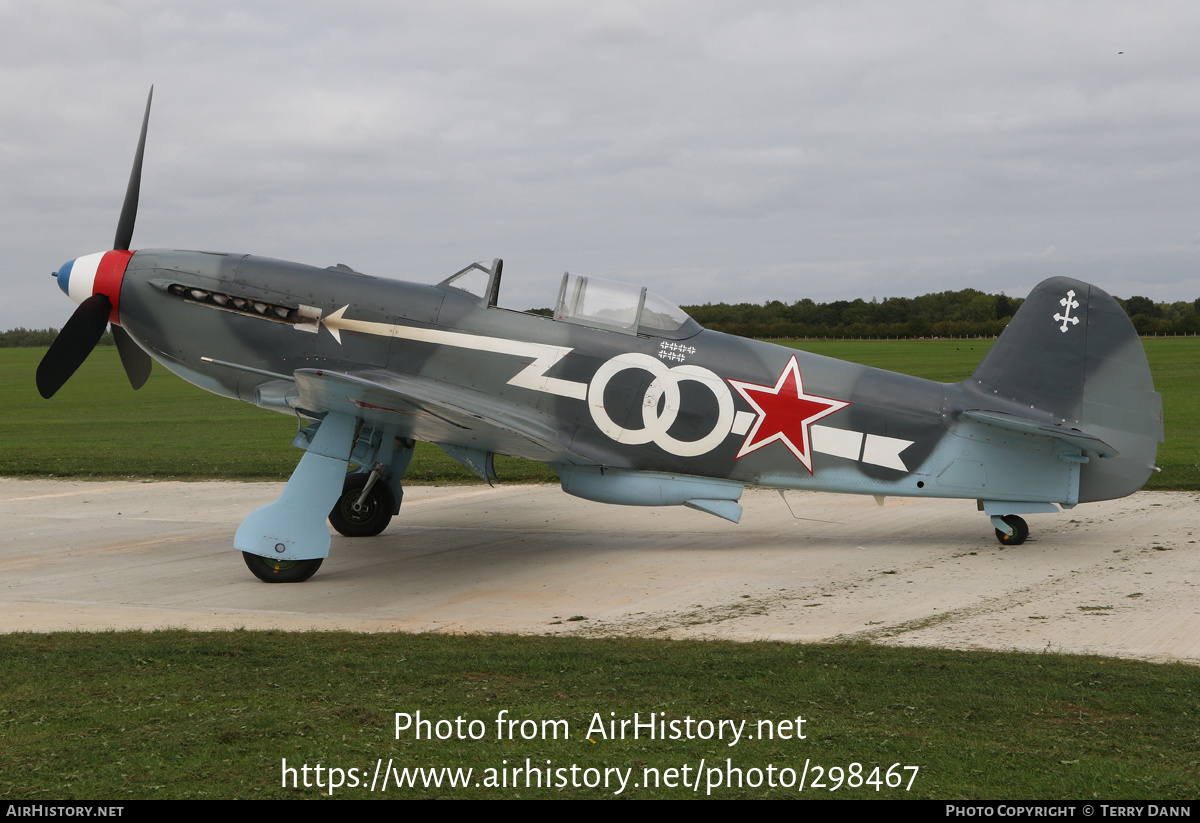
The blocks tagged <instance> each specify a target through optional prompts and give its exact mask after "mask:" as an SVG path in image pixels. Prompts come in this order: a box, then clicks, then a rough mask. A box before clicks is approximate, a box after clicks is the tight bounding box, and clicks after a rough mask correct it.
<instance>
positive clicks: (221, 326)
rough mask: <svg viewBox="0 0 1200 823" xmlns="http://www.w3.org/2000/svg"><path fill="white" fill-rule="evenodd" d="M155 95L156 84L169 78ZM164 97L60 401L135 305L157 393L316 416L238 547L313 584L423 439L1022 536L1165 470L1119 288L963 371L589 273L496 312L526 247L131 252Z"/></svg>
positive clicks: (71, 340) (262, 564) (42, 370)
mask: <svg viewBox="0 0 1200 823" xmlns="http://www.w3.org/2000/svg"><path fill="white" fill-rule="evenodd" d="M152 95H153V89H151V96H152ZM149 116H150V99H147V101H146V113H145V116H144V118H143V121H142V129H141V136H140V137H139V140H138V147H137V151H136V154H135V157H134V164H133V171H132V174H131V175H130V181H129V188H128V190H127V192H126V196H125V203H124V206H123V208H122V211H121V216H120V219H119V221H118V227H117V233H116V238H115V241H114V243H113V249H112V250H109V251H104V252H99V253H96V254H89V255H86V256H83V257H78V258H75V259H74V260H72V261H70V262H68V263H66V264H65V265H63V266H62V267H61V268H60V269H59V270H58V271H57V272H55V273H54V276H55V277H56V278H57V280H58V285H59V286H60V287H61V288H62V290H63V291H64V292H66V293H67V294H68V295H69V296H70V297H71V298H72V299H73V300H74V301H75V302H76V303H78V304H79V306H78V308H77V309H76V310H75V313H74V314H73V315H72V316H71V318H70V320H68V322H67V323H66V324H65V326H64V327H63V330H62V332H61V333H60V334H59V336H58V338H57V339H56V340H55V341H54V344H53V345H52V346H51V347H50V349H49V350H48V351H47V353H46V355H45V357H44V359H43V360H42V362H41V364H40V366H39V367H38V372H37V385H38V389H39V391H40V392H41V394H42V396H43V397H46V398H49V397H50V396H52V395H53V394H54V393H55V392H56V391H57V390H58V389H59V388H60V387H61V386H62V385H63V384H64V383H65V382H66V380H67V379H68V378H69V377H70V376H71V374H73V373H74V371H75V370H76V369H77V368H78V367H79V365H80V364H81V363H82V362H83V360H84V359H85V358H86V357H87V355H88V353H89V352H90V351H91V350H92V348H93V347H94V346H95V345H96V342H97V341H98V340H99V338H100V336H101V335H102V334H103V332H104V329H105V327H106V325H109V324H111V326H112V330H113V334H114V336H115V337H116V342H117V346H118V349H119V351H120V356H121V360H122V362H123V363H124V365H125V370H126V372H127V374H128V376H129V380H130V382H131V384H132V385H133V387H134V388H135V389H136V388H138V387H140V386H141V385H142V384H143V383H144V382H145V380H146V378H147V376H148V375H149V372H150V367H151V359H153V360H156V361H158V362H159V363H161V364H162V365H163V366H165V367H166V368H168V369H170V370H171V371H173V372H175V373H176V374H178V375H180V376H181V377H183V378H184V379H185V380H188V381H190V382H192V383H194V384H195V385H197V386H200V387H201V388H204V389H207V390H208V391H211V392H214V393H216V394H220V395H224V396H226V397H230V398H234V399H237V400H242V401H245V402H248V403H253V404H254V405H256V406H258V407H260V408H263V409H269V410H271V411H275V412H281V413H284V414H289V415H294V416H295V417H296V418H297V420H298V423H299V426H298V432H297V434H296V436H295V439H294V440H293V445H295V446H297V447H299V448H300V449H303V450H304V451H305V454H304V455H303V457H302V458H301V459H300V462H299V465H298V466H297V468H296V470H295V472H294V473H293V474H292V476H291V479H290V480H289V481H288V483H287V486H286V487H285V488H284V491H283V493H282V494H281V496H280V497H279V499H278V500H277V501H275V502H274V503H271V504H269V505H266V506H263V507H261V508H259V509H257V510H255V511H253V512H251V513H250V514H249V515H248V516H247V517H246V519H245V520H243V521H242V523H241V525H240V526H239V527H238V529H237V533H236V535H235V537H234V547H235V548H236V549H239V550H241V551H242V553H243V556H244V559H245V561H246V563H247V565H248V566H249V568H250V569H251V571H253V573H254V574H255V575H256V576H258V577H259V578H261V579H262V580H265V581H269V582H298V581H302V580H306V579H308V578H309V577H311V576H312V574H313V573H314V572H315V571H316V570H317V568H318V567H319V566H320V565H321V561H322V560H323V559H324V558H325V557H326V556H328V553H329V548H330V545H331V539H330V535H329V531H328V529H327V528H326V526H325V520H326V517H327V516H328V519H329V521H330V522H331V523H332V524H333V527H334V528H335V529H336V530H337V531H338V532H340V533H341V534H343V535H347V536H350V537H359V536H371V535H376V534H379V533H380V532H382V531H383V530H384V529H385V528H386V527H387V525H388V522H389V521H390V520H391V518H392V516H393V515H395V514H398V513H399V511H400V503H401V500H402V498H403V486H402V480H403V478H404V473H405V470H406V468H407V467H408V464H409V461H410V460H411V458H412V455H413V446H414V443H415V441H418V440H421V441H427V442H431V443H436V444H437V445H439V446H440V447H441V448H442V449H444V450H445V452H446V453H447V454H449V455H450V456H451V457H453V458H454V459H456V460H458V461H459V462H461V463H462V464H464V465H465V466H467V467H468V468H469V469H471V470H472V471H474V472H475V473H477V474H478V475H479V476H480V477H482V478H484V479H487V480H491V479H493V478H494V477H495V471H494V468H493V456H494V455H496V454H508V455H514V456H517V457H523V458H528V459H530V460H537V461H541V462H543V463H546V464H549V465H550V466H551V467H553V468H554V470H555V471H556V472H557V473H558V476H559V478H560V480H561V483H562V488H563V490H564V491H566V492H567V493H568V494H573V495H576V496H579V497H583V498H586V499H589V500H596V501H601V502H605V503H619V504H625V505H634V506H687V507H690V508H692V509H696V510H698V511H700V512H707V513H709V514H713V515H716V516H718V517H723V518H725V519H727V520H731V521H734V522H737V521H738V519H739V518H740V516H741V511H742V510H741V506H740V504H739V502H738V501H739V499H740V498H741V495H742V492H743V489H744V488H745V487H747V486H758V487H767V488H772V489H781V490H782V489H819V490H825V491H837V492H849V493H853V494H863V495H875V496H876V497H877V499H882V498H883V497H885V496H891V495H900V496H913V497H954V498H968V499H975V500H977V501H978V508H979V510H980V511H982V512H983V513H984V514H985V515H986V516H987V517H989V518H990V520H991V524H992V526H993V527H994V528H995V532H996V537H997V538H998V539H999V540H1000V542H1002V543H1006V544H1019V543H1022V542H1023V541H1024V540H1025V539H1026V537H1027V536H1028V534H1029V529H1028V526H1027V524H1026V522H1025V520H1024V519H1023V518H1022V517H1021V515H1024V514H1028V513H1037V512H1057V511H1059V507H1062V508H1071V507H1073V506H1075V505H1076V504H1078V503H1084V502H1088V501H1094V500H1105V499H1112V498H1118V497H1123V496H1125V495H1128V494H1131V493H1133V492H1134V491H1136V490H1138V489H1139V488H1141V487H1142V485H1143V484H1144V483H1145V481H1146V479H1147V478H1148V477H1149V475H1150V472H1151V471H1153V470H1154V460H1155V457H1156V453H1157V447H1158V445H1157V444H1158V443H1160V442H1161V441H1162V439H1163V424H1162V402H1161V397H1160V396H1159V395H1158V394H1157V393H1156V392H1155V391H1154V385H1153V382H1152V380H1151V377H1150V370H1149V367H1148V365H1147V362H1146V356H1145V353H1144V351H1143V350H1142V346H1141V342H1140V341H1139V339H1138V336H1137V334H1136V332H1135V331H1134V328H1133V325H1132V324H1131V323H1130V321H1129V318H1128V317H1127V316H1126V315H1125V313H1124V311H1123V310H1122V309H1121V307H1120V306H1119V305H1118V304H1117V302H1116V301H1115V300H1113V298H1112V297H1110V296H1109V295H1108V294H1106V293H1105V292H1103V291H1102V290H1101V289H1099V288H1097V287H1096V286H1092V285H1089V284H1087V283H1083V282H1080V281H1078V280H1070V279H1067V278H1062V277H1057V278H1053V279H1051V280H1047V281H1045V282H1043V283H1041V284H1040V285H1038V286H1037V287H1036V288H1035V289H1034V290H1033V292H1032V293H1031V294H1030V296H1029V298H1028V299H1027V300H1026V301H1025V303H1024V305H1023V306H1022V307H1021V309H1020V311H1018V313H1017V314H1016V316H1015V317H1014V318H1013V319H1012V321H1011V322H1010V323H1009V325H1008V327H1007V329H1006V330H1005V331H1004V333H1003V334H1002V335H1001V337H1000V339H999V340H998V341H997V342H996V344H995V345H994V346H993V348H992V349H991V351H990V352H989V353H988V354H987V356H986V357H985V358H984V360H983V362H982V363H981V364H980V365H979V367H978V369H976V371H975V373H974V374H972V375H971V377H970V378H968V379H967V380H964V381H963V382H961V383H957V384H942V383H935V382H931V381H928V380H921V379H918V378H914V377H909V376H905V375H901V374H894V373H891V372H886V371H881V370H879V369H873V368H867V367H865V366H859V365H854V364H851V363H847V362H843V361H839V360H834V359H830V358H826V357H820V356H817V355H814V354H809V353H807V352H804V351H796V350H793V349H789V348H784V347H782V346H778V345H774V344H771V343H767V342H762V341H757V340H748V339H744V338H739V337H733V336H730V335H726V334H721V333H718V332H714V331H708V330H705V329H703V328H701V326H700V325H699V324H698V323H697V322H696V321H695V320H694V319H692V318H691V317H689V316H688V315H687V314H686V313H685V312H683V311H682V310H681V309H680V308H679V307H678V306H676V305H674V304H672V303H671V302H669V301H668V300H666V299H664V298H662V297H660V296H658V295H657V294H653V293H650V292H648V291H647V290H646V289H645V288H641V287H638V286H630V285H625V284H622V283H617V282H612V281H609V280H603V279H599V278H595V277H588V276H586V275H580V274H572V273H567V274H565V275H564V276H563V279H562V282H561V284H560V285H559V289H558V300H557V303H556V307H555V310H554V314H553V316H551V317H546V316H541V315H538V314H530V313H524V312H517V311H511V310H508V309H503V308H500V307H498V306H497V295H498V292H499V288H500V278H501V272H502V264H501V261H500V260H495V261H493V262H492V263H491V264H484V263H475V264H472V265H470V266H467V267H466V268H464V269H463V270H462V271H459V272H457V273H456V274H454V275H452V276H450V277H448V278H446V279H445V280H443V281H441V282H440V283H438V284H436V285H424V284H418V283H408V282H400V281H397V280H391V279H386V278H380V277H375V276H372V275H369V274H364V273H361V272H358V271H355V270H353V269H351V268H349V267H347V266H345V265H336V266H331V267H329V268H319V267H314V266H306V265H301V264H298V263H287V262H282V261H279V260H272V259H267V258H262V257H254V256H251V255H247V254H229V253H218V252H210V251H177V250H164V249H151V250H146V249H143V250H138V251H134V250H131V249H130V243H131V240H132V236H133V227H134V221H135V218H136V214H137V206H138V192H139V189H140V182H141V172H142V157H143V153H144V149H145V142H146V130H147V125H148V122H149Z"/></svg>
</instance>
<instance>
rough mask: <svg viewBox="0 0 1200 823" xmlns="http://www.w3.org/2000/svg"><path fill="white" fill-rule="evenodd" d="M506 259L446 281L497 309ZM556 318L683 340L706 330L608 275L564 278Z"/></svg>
mask: <svg viewBox="0 0 1200 823" xmlns="http://www.w3.org/2000/svg"><path fill="white" fill-rule="evenodd" d="M503 266H504V261H502V260H500V259H499V258H497V259H496V260H493V261H492V265H491V267H490V268H489V267H488V266H487V265H486V264H484V263H472V264H471V265H470V266H467V267H466V268H465V269H463V270H462V271H460V272H458V273H456V274H454V275H451V276H450V277H448V278H446V279H445V280H443V281H442V282H441V284H440V285H442V286H449V287H451V288H454V289H458V290H460V291H464V292H466V293H468V294H470V295H473V296H474V297H476V298H478V299H479V301H480V302H481V303H482V304H483V305H485V306H487V307H488V308H493V307H495V306H496V298H497V296H498V294H499V292H500V273H501V271H502V270H503ZM554 319H555V320H558V321H561V322H563V323H574V324H576V325H579V326H590V327H592V328H595V329H605V330H606V331H615V332H620V333H622V334H644V335H649V336H651V337H666V338H669V339H671V340H682V339H684V338H687V337H691V336H692V335H694V334H696V333H697V332H699V331H700V324H699V323H697V322H696V321H695V320H693V319H692V318H691V317H689V316H688V314H687V313H686V312H685V311H684V310H683V309H681V308H679V307H678V306H676V305H675V304H674V303H671V302H670V301H668V300H666V299H665V298H663V297H660V296H659V295H657V294H654V293H653V292H649V291H646V287H645V286H634V285H631V284H629V283H621V282H618V281H616V280H605V279H604V278H602V277H589V276H587V275H582V274H571V273H570V272H566V273H565V274H563V279H562V287H561V288H560V289H559V291H558V303H557V305H556V306H555V309H554Z"/></svg>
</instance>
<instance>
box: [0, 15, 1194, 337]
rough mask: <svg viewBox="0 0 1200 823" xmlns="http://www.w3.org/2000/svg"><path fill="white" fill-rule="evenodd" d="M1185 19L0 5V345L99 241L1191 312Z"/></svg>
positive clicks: (59, 305)
mask: <svg viewBox="0 0 1200 823" xmlns="http://www.w3.org/2000/svg"><path fill="white" fill-rule="evenodd" d="M1198 43H1200V4H1197V3H1195V2H1159V3H1156V2H1150V3H1142V4H1132V3H1128V2H1112V3H1106V2H1063V3H1055V2H1046V0H1039V2H1031V3H1021V2H1011V1H1010V2H1002V3H1001V2H996V3H983V2H978V3H971V2H961V1H960V0H952V1H948V2H933V1H930V2H925V1H924V0H910V1H909V2H904V3H897V2H879V3H867V2H864V3H855V2H795V3H770V2H737V3H731V2H706V1H705V0H687V1H686V2H640V3H627V2H597V1H595V0H593V2H587V3H570V2H562V0H553V1H551V0H547V1H546V2H533V1H531V2H514V1H513V0H506V1H505V2H492V3H482V2H444V1H443V2H436V3H434V2H422V3H402V2H389V3H383V2H369V3H354V2H346V1H345V0H342V2H338V3H337V4H336V5H335V4H333V3H316V2H295V1H294V0H293V1H291V2H279V3H266V2H260V3H222V2H214V0H204V2H171V3H161V2H109V3H105V2H97V0H86V2H53V1H52V0H38V1H37V2H25V1H24V0H18V1H16V2H14V0H0V71H2V72H3V75H2V77H0V218H2V220H3V231H2V232H0V243H2V244H3V248H2V249H0V253H2V259H3V261H4V269H3V275H2V276H3V278H4V279H3V283H4V293H5V298H6V299H5V300H4V301H3V302H2V303H0V329H7V328H11V327H14V326H26V327H45V326H56V327H57V326H61V325H62V323H63V322H65V320H66V318H67V317H68V316H69V315H70V313H71V311H73V309H74V306H73V304H71V303H70V301H69V300H68V299H67V298H66V297H65V296H64V295H63V294H62V293H61V292H59V291H58V290H57V289H56V288H55V286H54V283H53V281H52V280H51V279H50V277H49V274H50V273H51V272H52V271H54V270H56V269H57V268H58V267H59V265H61V264H62V263H64V262H65V261H67V260H70V259H72V258H74V257H77V256H79V255H82V254H87V253H90V252H94V251H102V250H106V249H108V248H110V247H111V245H112V242H113V234H114V232H115V229H116V223H117V217H118V214H119V212H120V206H121V200H122V197H123V196H124V190H125V184H126V180H127V179H128V175H129V169H130V165H131V162H132V157H133V151H134V147H135V145H136V142H137V131H138V127H139V124H140V118H141V115H142V110H143V107H144V105H145V100H146V93H147V91H148V89H149V87H150V85H151V84H152V83H153V84H154V86H155V98H154V109H153V112H152V115H151V120H150V134H149V140H148V145H147V149H146V161H145V172H144V178H143V186H142V198H141V210H140V213H139V215H138V223H137V228H136V230H135V232H134V242H133V247H134V248H159V247H171V248H189V249H208V250H217V251H231V252H249V253H254V254H262V255H268V256H272V257H279V258H283V259H288V260H296V261H300V262H305V263H312V264H316V265H321V266H325V265H330V264H333V263H346V264H348V265H351V266H353V267H354V268H356V269H359V270H361V271H365V272H368V273H371V274H377V275H382V276H388V277H398V278H403V279H411V280H418V281H422V282H436V281H438V280H441V279H442V278H444V277H446V276H447V275H449V274H451V273H453V272H454V271H456V270H458V269H459V268H461V267H463V266H464V265H466V264H467V263H469V262H471V261H474V260H481V259H486V260H490V259H491V258H493V257H503V258H504V259H505V261H506V269H505V282H504V288H503V289H502V291H501V304H502V305H506V306H511V307H514V308H529V307H533V306H545V305H550V304H551V303H552V302H553V300H554V298H555V296H556V294H557V290H558V283H559V279H560V278H561V276H562V272H563V271H564V270H568V269H569V270H571V271H576V272H580V273H583V274H593V275H598V276H604V277H610V278H614V279H619V280H627V281H632V282H640V283H644V284H646V285H648V286H649V287H650V288H651V290H653V291H657V292H659V293H661V294H662V295H664V296H666V297H668V298H669V299H671V300H673V301H675V302H678V303H683V304H690V303H703V302H716V301H743V300H748V301H755V302H761V301H763V300H767V299H781V300H784V301H788V302H790V301H794V300H797V299H799V298H802V297H811V298H813V299H815V300H818V301H827V300H834V299H853V298H856V297H862V298H864V299H868V300H869V299H871V298H872V297H878V298H883V297H885V296H912V295H916V294H921V293H925V292H930V291H943V290H947V289H961V288H964V287H967V286H971V287H975V288H979V289H983V290H986V291H993V292H995V291H1004V292H1006V293H1007V294H1009V295H1013V296H1022V295H1024V294H1025V293H1026V292H1027V291H1028V290H1029V289H1030V288H1031V287H1032V286H1033V285H1034V284H1036V283H1037V282H1038V281H1039V280H1041V279H1043V278H1045V277H1049V276H1052V275H1056V274H1066V275H1070V276H1075V277H1079V278H1082V279H1086V280H1089V281H1092V282H1095V283H1097V284H1098V285H1100V286H1101V287H1102V288H1104V289H1106V290H1108V291H1110V292H1112V293H1113V294H1117V295H1119V296H1122V297H1128V296H1130V295H1133V294H1143V295H1147V296H1149V297H1152V298H1153V299H1155V300H1159V301H1164V300H1168V301H1169V300H1181V299H1186V300H1189V301H1190V300H1194V299H1196V298H1197V297H1200V269H1198V264H1200V207H1198V199H1200V150H1198V146H1197V143H1198V142H1200V104H1198V101H1200V47H1198V45H1197V44H1198Z"/></svg>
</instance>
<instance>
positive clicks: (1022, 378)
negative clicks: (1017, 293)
mask: <svg viewBox="0 0 1200 823" xmlns="http://www.w3.org/2000/svg"><path fill="white" fill-rule="evenodd" d="M965 387H966V388H967V390H968V392H969V393H970V395H971V396H972V397H973V399H974V401H975V402H977V403H978V404H979V406H978V408H980V409H985V410H990V411H996V412H1002V413H1006V414H1014V415H1021V416H1023V417H1027V418H1031V419H1034V420H1037V421H1040V422H1042V423H1043V424H1044V425H1046V426H1048V427H1053V428H1055V429H1057V430H1060V431H1062V432H1063V437H1062V438H1061V439H1063V440H1064V442H1068V443H1071V442H1075V443H1076V444H1078V443H1080V442H1083V443H1084V445H1083V446H1081V447H1080V448H1081V451H1082V453H1083V456H1084V457H1085V458H1087V462H1085V463H1084V464H1083V466H1082V469H1081V472H1080V478H1079V500H1080V502H1084V501H1088V500H1108V499H1112V498H1117V497H1124V496H1125V495H1128V494H1132V493H1133V492H1135V491H1137V490H1138V489H1140V488H1141V487H1142V486H1143V485H1144V484H1145V482H1146V480H1147V478H1149V476H1150V473H1151V472H1152V471H1153V470H1154V460H1155V457H1156V455H1157V451H1158V444H1159V443H1161V442H1162V439H1163V424H1162V397H1161V396H1160V395H1159V394H1158V392H1156V391H1154V382H1153V380H1152V379H1151V377H1150V366H1149V364H1148V363H1147V362H1146V352H1145V350H1144V349H1143V348H1142V343H1141V340H1140V339H1139V338H1138V335H1137V331H1136V330H1135V329H1134V328H1133V323H1131V322H1130V320H1129V317H1128V315H1126V314H1125V311H1124V310H1123V309H1122V308H1121V306H1120V304H1118V303H1117V301H1116V300H1114V299H1113V298H1112V297H1111V296H1110V295H1108V294H1107V293H1106V292H1104V291H1103V290H1102V289H1100V288H1098V287H1096V286H1093V285H1090V284H1088V283H1084V282H1081V281H1079V280H1071V279H1069V278H1066V277H1055V278H1051V279H1049V280H1046V281H1044V282H1042V283H1040V284H1038V286H1037V287H1036V288H1035V289H1034V290H1033V292H1032V293H1031V294H1030V295H1029V298H1028V299H1027V300H1026V301H1025V303H1024V304H1023V305H1022V306H1021V309H1020V310H1019V311H1018V312H1017V314H1016V316H1014V317H1013V319H1012V322H1010V323H1009V324H1008V328H1006V329H1005V330H1004V333H1003V334H1002V335H1001V336H1000V339H999V340H997V341H996V345H995V346H993V347H992V350H991V351H990V352H988V355H987V357H985V358H984V360H983V362H982V363H981V364H980V365H979V368H978V369H976V370H975V373H974V374H973V375H971V377H970V379H969V380H967V381H966V385H965ZM1073 433H1077V434H1078V435H1079V436H1075V435H1074V434H1073ZM1072 438H1073V439H1072ZM1088 438H1093V439H1095V440H1096V441H1098V442H1100V443H1102V444H1105V445H1108V446H1111V447H1112V448H1111V449H1108V450H1107V451H1108V452H1110V453H1109V454H1108V456H1102V453H1098V452H1097V451H1096V450H1091V449H1089V448H1087V446H1086V440H1087V439H1088ZM1103 451H1105V450H1101V452H1103ZM1114 451H1115V453H1111V452H1114Z"/></svg>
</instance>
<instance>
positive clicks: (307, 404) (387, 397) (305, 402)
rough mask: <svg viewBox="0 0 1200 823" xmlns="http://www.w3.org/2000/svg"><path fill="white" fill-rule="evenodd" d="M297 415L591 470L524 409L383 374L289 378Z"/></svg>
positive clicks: (308, 373) (566, 435) (555, 426)
mask: <svg viewBox="0 0 1200 823" xmlns="http://www.w3.org/2000/svg"><path fill="white" fill-rule="evenodd" d="M295 377H296V387H297V389H298V390H299V393H300V397H299V400H298V401H297V402H295V403H294V404H293V405H296V406H298V407H299V410H300V411H304V412H313V413H316V414H317V415H321V414H323V413H326V412H341V413H345V414H349V415H353V416H354V417H357V418H361V419H363V420H368V421H371V422H378V423H387V424H390V425H394V426H397V429H398V433H399V434H400V435H402V436H405V437H410V438H412V439H414V440H424V441H427V442H430V443H438V444H449V445H456V446H463V447H466V448H472V449H480V450H482V451H487V452H496V453H498V454H508V455H512V456H514V457H524V458H527V459H529V460H537V461H539V462H542V463H572V464H590V463H592V461H590V460H587V459H586V458H581V457H580V456H579V455H577V454H574V453H573V452H571V451H570V450H569V448H568V444H569V443H570V441H571V439H572V437H573V435H574V432H573V431H566V430H565V429H563V428H562V427H563V425H565V424H563V423H562V422H561V421H558V420H556V419H554V418H551V417H550V416H548V415H546V414H544V413H543V412H540V411H538V410H537V409H535V408H533V407H531V406H522V407H520V408H515V407H513V406H512V404H510V403H507V402H504V401H502V400H498V399H497V398H496V397H493V396H491V395H488V394H484V393H483V392H479V391H475V390H473V389H467V388H463V387H461V386H452V385H449V384H447V383H443V382H442V381H440V380H430V379H426V378H420V377H409V376H404V375H398V374H395V373H394V372H389V371H385V370H368V371H360V372H354V373H350V374H342V373H336V372H328V371H324V370H321V369H300V370H298V371H297V372H296V373H295Z"/></svg>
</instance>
